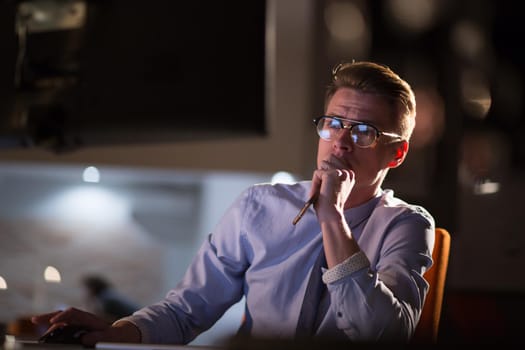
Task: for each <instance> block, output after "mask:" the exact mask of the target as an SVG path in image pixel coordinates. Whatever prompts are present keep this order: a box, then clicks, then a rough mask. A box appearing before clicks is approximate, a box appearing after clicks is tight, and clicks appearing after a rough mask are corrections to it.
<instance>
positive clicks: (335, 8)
mask: <svg viewBox="0 0 525 350" xmlns="http://www.w3.org/2000/svg"><path fill="white" fill-rule="evenodd" d="M324 20H325V25H326V27H327V29H328V33H329V35H328V37H327V38H326V41H327V43H326V47H327V51H328V54H329V55H331V56H334V57H349V58H350V57H351V58H359V57H365V56H367V55H368V53H369V50H370V47H371V45H372V40H371V36H372V34H371V32H370V29H369V28H368V27H367V23H366V20H365V16H364V14H363V10H362V9H361V8H359V7H358V6H357V5H356V4H354V3H350V2H343V1H333V2H330V3H328V4H327V5H326V7H325V9H324Z"/></svg>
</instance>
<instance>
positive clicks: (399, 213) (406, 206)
mask: <svg viewBox="0 0 525 350" xmlns="http://www.w3.org/2000/svg"><path fill="white" fill-rule="evenodd" d="M376 210H380V211H384V212H389V213H390V216H391V217H392V219H393V220H396V221H398V220H400V221H405V220H416V221H421V223H423V224H425V225H428V226H429V227H432V228H433V227H434V225H435V222H434V217H433V216H432V214H430V212H429V211H428V210H427V209H426V208H424V207H423V206H421V205H418V204H413V203H408V202H406V201H405V200H403V199H401V198H398V197H396V196H395V195H394V191H392V190H384V191H383V194H382V197H381V199H380V201H379V202H378V205H377V207H376Z"/></svg>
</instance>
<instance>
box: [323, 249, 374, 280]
mask: <svg viewBox="0 0 525 350" xmlns="http://www.w3.org/2000/svg"><path fill="white" fill-rule="evenodd" d="M369 266H370V262H369V261H368V258H367V257H366V255H365V253H363V252H362V251H359V252H357V253H355V254H353V255H351V256H350V257H348V259H346V260H345V261H343V262H342V263H340V264H337V265H335V266H334V267H332V268H331V269H329V270H326V271H325V272H324V273H323V282H324V283H326V284H328V283H334V282H336V281H338V280H340V279H341V278H344V277H346V276H348V275H350V274H351V273H354V272H356V271H357V270H361V269H363V268H365V267H369Z"/></svg>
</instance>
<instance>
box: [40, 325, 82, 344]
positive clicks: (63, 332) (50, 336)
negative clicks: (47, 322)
mask: <svg viewBox="0 0 525 350" xmlns="http://www.w3.org/2000/svg"><path fill="white" fill-rule="evenodd" d="M86 332H87V330H86V329H85V328H83V327H80V326H72V325H67V326H62V327H58V328H56V329H53V330H52V331H50V332H48V333H46V334H44V335H43V336H42V337H40V339H39V340H38V341H39V343H55V344H82V342H81V340H80V339H81V337H82V335H84V333H86Z"/></svg>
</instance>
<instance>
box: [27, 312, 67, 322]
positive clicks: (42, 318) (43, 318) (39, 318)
mask: <svg viewBox="0 0 525 350" xmlns="http://www.w3.org/2000/svg"><path fill="white" fill-rule="evenodd" d="M61 312H62V311H61V310H58V311H54V312H50V313H46V314H41V315H36V316H33V317H31V322H32V323H34V324H50V323H51V321H50V320H51V318H53V317H54V316H56V315H57V314H59V313H61Z"/></svg>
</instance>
